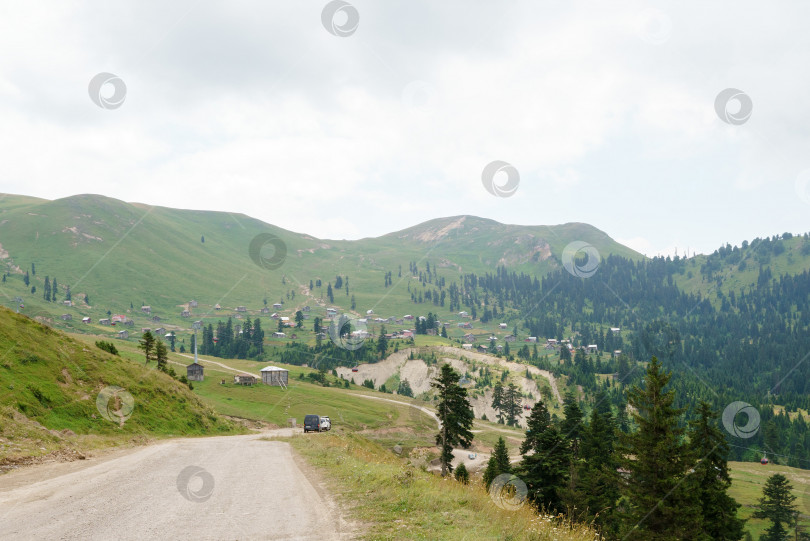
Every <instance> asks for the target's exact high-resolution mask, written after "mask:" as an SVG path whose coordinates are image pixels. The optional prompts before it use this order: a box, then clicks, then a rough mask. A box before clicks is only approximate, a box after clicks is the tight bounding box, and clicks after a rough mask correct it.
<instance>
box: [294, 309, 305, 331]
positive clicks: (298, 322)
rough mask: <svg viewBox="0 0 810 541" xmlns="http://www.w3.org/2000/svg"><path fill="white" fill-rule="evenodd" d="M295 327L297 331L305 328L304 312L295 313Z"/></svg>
mask: <svg viewBox="0 0 810 541" xmlns="http://www.w3.org/2000/svg"><path fill="white" fill-rule="evenodd" d="M295 327H296V328H297V329H303V328H304V312H302V311H301V310H298V311H296V312H295Z"/></svg>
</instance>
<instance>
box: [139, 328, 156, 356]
mask: <svg viewBox="0 0 810 541" xmlns="http://www.w3.org/2000/svg"><path fill="white" fill-rule="evenodd" d="M138 349H140V350H141V351H143V354H144V357H145V358H146V363H145V364H149V361H151V360H152V359H154V358H155V353H154V352H155V337H154V336H153V335H152V333H151V332H149V331H146V332H145V333H143V337H142V338H141V340H140V343H139V344H138Z"/></svg>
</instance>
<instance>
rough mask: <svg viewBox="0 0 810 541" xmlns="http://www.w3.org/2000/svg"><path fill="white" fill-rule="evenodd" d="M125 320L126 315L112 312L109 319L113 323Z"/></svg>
mask: <svg viewBox="0 0 810 541" xmlns="http://www.w3.org/2000/svg"><path fill="white" fill-rule="evenodd" d="M126 320H127V316H125V315H123V314H114V315H113V317H112V319H111V321H112V322H113V323H120V322H122V321H126Z"/></svg>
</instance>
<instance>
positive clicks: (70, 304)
mask: <svg viewBox="0 0 810 541" xmlns="http://www.w3.org/2000/svg"><path fill="white" fill-rule="evenodd" d="M62 304H64V305H65V306H73V301H64V302H63V303H62Z"/></svg>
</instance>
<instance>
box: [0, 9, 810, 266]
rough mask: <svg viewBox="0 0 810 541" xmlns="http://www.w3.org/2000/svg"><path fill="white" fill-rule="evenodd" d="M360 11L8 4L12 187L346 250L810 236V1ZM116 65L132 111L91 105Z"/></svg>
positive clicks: (5, 131) (0, 37)
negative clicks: (514, 238) (741, 99)
mask: <svg viewBox="0 0 810 541" xmlns="http://www.w3.org/2000/svg"><path fill="white" fill-rule="evenodd" d="M357 7H358V10H359V11H360V13H361V23H360V28H359V29H358V31H357V33H356V34H355V35H353V36H351V37H348V38H336V37H335V36H332V35H330V34H329V33H327V32H326V31H325V30H324V29H323V27H322V26H321V24H320V6H319V5H317V4H305V3H303V4H302V3H298V4H296V3H292V4H276V3H260V2H246V3H239V4H231V5H224V4H223V5H206V4H195V3H188V4H172V5H169V6H167V5H164V4H162V3H157V2H138V3H137V4H130V5H126V4H124V5H122V4H110V5H108V6H106V7H105V8H104V9H98V8H97V6H95V5H93V4H89V3H86V4H77V5H73V4H72V5H62V4H49V5H47V6H46V7H43V6H40V5H37V4H30V3H28V4H26V3H18V4H13V5H6V6H4V8H3V10H4V11H3V13H2V16H0V46H2V47H3V49H4V50H5V51H9V52H10V53H9V54H6V55H3V57H2V58H0V115H2V118H3V123H2V124H0V147H2V148H3V149H4V155H5V156H7V157H8V158H7V159H5V160H4V167H3V169H2V171H0V190H2V191H8V192H16V193H26V194H31V195H37V196H41V197H48V198H55V197H60V196H66V195H71V194H74V193H87V192H98V193H103V194H105V195H110V196H113V197H118V198H121V199H124V200H129V201H143V202H146V203H155V204H161V205H166V206H178V207H184V208H188V207H191V208H199V209H216V210H228V211H234V212H244V213H246V214H250V215H252V216H255V217H257V218H260V219H263V220H265V221H268V222H271V223H274V224H276V225H279V226H281V227H285V228H288V229H292V230H296V231H302V232H308V233H311V234H313V235H316V236H321V237H331V238H342V237H346V238H355V237H360V236H370V235H379V234H383V233H386V232H389V231H391V230H394V229H396V228H400V227H407V226H409V225H413V224H414V223H416V222H418V221H422V220H427V219H431V218H435V217H437V216H444V215H452V214H478V215H482V216H485V217H489V218H493V219H498V220H500V221H505V222H511V223H535V224H537V223H562V222H569V221H586V222H590V223H594V224H599V226H600V227H601V228H603V229H605V230H606V231H607V232H608V233H609V234H614V235H618V236H623V237H626V238H627V239H628V240H627V242H633V243H635V244H633V245H631V247H634V248H636V249H638V250H640V251H646V252H648V253H650V254H651V255H653V254H655V253H667V254H674V249H675V243H673V242H672V240H671V233H670V232H671V231H672V230H673V229H674V228H676V227H677V228H678V235H679V237H680V238H683V239H689V243H690V244H694V245H695V246H696V248H697V249H698V250H699V251H712V250H713V249H714V248H715V247H716V246H718V245H719V244H720V243H721V242H725V240H726V239H737V238H739V235H742V234H745V235H749V234H751V235H754V236H755V235H760V236H764V235H769V234H773V233H778V232H782V231H785V230H794V231H796V232H798V231H800V230H801V228H802V227H804V228H806V226H805V222H804V221H803V217H804V215H805V213H803V212H802V210H803V209H804V210H806V207H805V208H803V209H802V208H799V207H798V206H796V205H795V203H796V196H795V191H794V189H793V186H794V179H795V176H796V174H797V173H798V172H799V171H801V170H803V169H807V168H810V163H808V162H807V161H806V159H805V158H804V155H805V153H804V152H803V149H804V148H806V147H807V144H808V143H810V132H809V131H808V130H807V129H806V127H805V123H804V122H803V120H802V119H803V118H806V116H807V113H808V112H810V110H808V105H807V103H806V101H805V100H804V99H803V96H804V95H806V86H807V81H806V79H807V77H806V76H805V75H804V69H803V68H804V66H805V65H806V64H807V60H808V58H807V56H808V55H810V52H808V51H810V47H807V45H808V43H807V42H808V41H810V38H809V37H808V36H807V35H806V33H805V32H804V31H803V28H802V27H801V24H802V21H803V20H806V15H807V14H808V13H807V11H808V9H810V8H806V7H804V6H792V7H791V8H786V7H770V8H763V7H762V6H760V5H758V4H755V3H745V4H743V5H738V6H737V7H736V9H735V11H734V12H733V13H731V12H729V11H728V10H727V9H726V8H724V7H721V6H705V5H701V6H697V5H695V6H690V5H685V4H682V3H674V2H670V3H664V4H661V5H659V6H658V7H657V8H656V10H657V11H655V12H650V11H649V9H648V7H647V5H646V4H645V3H642V2H629V1H628V2H622V3H619V4H612V5H610V6H608V5H605V6H599V5H588V6H581V7H580V6H577V5H567V4H559V5H549V4H542V5H541V4H535V3H528V2H517V3H514V4H511V5H510V6H490V5H486V6H484V5H481V6H476V5H473V4H469V3H462V2H448V3H442V4H441V5H440V6H439V5H435V3H428V2H413V3H410V4H409V5H408V9H407V10H403V8H401V7H397V6H388V5H383V4H377V3H375V4H371V3H364V2H357ZM749 12H750V13H752V16H751V17H742V16H741V15H738V14H739V13H749ZM755 15H756V16H755ZM651 16H653V17H652V18H653V19H655V20H654V21H653V22H654V23H655V22H657V23H658V25H657V26H656V25H655V24H653V25H649V24H647V23H648V22H649V21H650V17H651ZM766 16H767V17H766ZM757 17H759V18H760V20H764V19H765V18H767V19H768V20H772V21H774V23H773V24H769V25H767V27H763V26H762V25H760V24H758V23H757ZM788 35H789V36H791V39H790V40H786V39H785V38H784V36H788ZM100 71H110V72H112V73H116V74H118V75H120V76H121V77H123V78H124V80H125V82H126V84H127V89H128V94H127V99H126V101H125V103H124V104H123V106H122V107H121V108H119V109H116V110H110V111H108V110H102V109H99V108H98V107H96V106H95V105H94V104H93V103H92V102H91V101H90V99H89V96H88V94H87V83H88V81H89V79H90V78H91V77H92V76H93V75H95V74H96V73H98V72H100ZM732 86H733V87H737V88H741V89H743V90H744V91H745V92H746V93H748V94H749V95H750V96H751V97H752V99H753V102H754V113H753V115H752V117H751V119H750V120H749V122H747V123H746V124H744V125H742V126H730V125H727V124H724V123H723V122H721V121H720V120H719V119H718V118H717V117H716V115H715V113H714V103H713V102H714V98H715V96H716V95H717V93H718V92H719V91H720V90H722V89H724V88H728V87H732ZM415 88H416V89H417V90H418V89H423V90H426V96H427V98H428V99H427V103H426V104H425V105H424V106H422V105H419V106H416V107H414V106H413V104H412V103H411V102H412V101H413V100H412V95H413V92H411V91H412V90H414V89H415ZM493 160H504V161H507V162H509V163H511V164H513V165H514V166H515V167H517V168H518V170H519V172H520V176H521V185H520V188H519V189H518V191H517V193H516V194H515V195H514V196H513V197H511V198H508V199H497V198H493V197H492V196H491V195H489V194H488V193H487V192H485V191H484V190H483V187H482V186H481V181H480V176H481V170H482V168H483V167H484V165H486V164H487V163H489V162H491V161H493ZM774 186H778V187H777V188H774ZM731 202H733V204H731ZM785 208H788V209H790V210H789V211H788V212H784V211H783V209H785ZM358 209H363V212H362V213H359V212H358ZM304 210H306V212H304ZM304 216H307V218H304ZM311 216H316V217H317V218H315V219H312V218H311ZM326 216H328V218H324V217H326ZM709 217H711V220H710V221H711V227H707V225H706V223H704V220H708V218H709ZM637 231H643V232H644V237H643V238H641V237H638V236H637V235H636V233H635V232H637ZM739 240H742V239H741V238H740V239H739ZM684 247H685V244H684Z"/></svg>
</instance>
